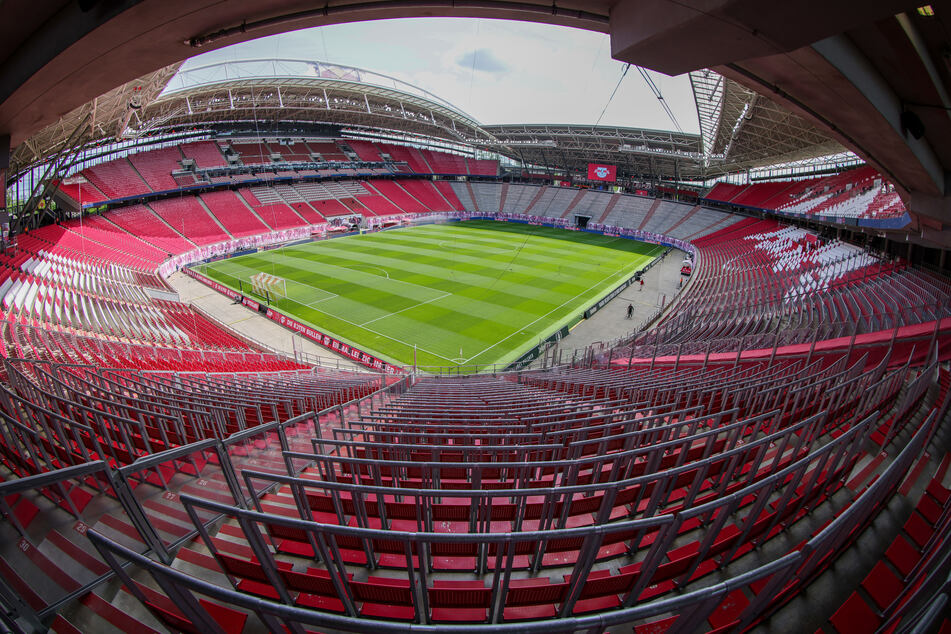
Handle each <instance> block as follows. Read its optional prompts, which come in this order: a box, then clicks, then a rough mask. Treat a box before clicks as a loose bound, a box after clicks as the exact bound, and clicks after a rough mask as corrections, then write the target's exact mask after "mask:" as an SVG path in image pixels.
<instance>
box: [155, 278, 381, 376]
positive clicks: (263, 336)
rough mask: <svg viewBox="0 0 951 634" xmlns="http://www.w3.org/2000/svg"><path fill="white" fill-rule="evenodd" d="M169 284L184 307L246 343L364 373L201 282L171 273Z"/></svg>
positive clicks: (350, 363)
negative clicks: (206, 316)
mask: <svg viewBox="0 0 951 634" xmlns="http://www.w3.org/2000/svg"><path fill="white" fill-rule="evenodd" d="M168 283H169V284H170V285H171V287H172V288H174V289H175V291H176V292H178V296H179V299H180V300H181V301H183V302H185V303H187V304H194V305H195V306H197V307H198V308H200V309H201V310H203V311H204V312H205V313H207V314H209V315H211V316H212V317H214V318H215V319H217V320H218V321H220V322H222V323H223V324H225V325H226V326H228V327H229V328H231V329H233V330H235V331H237V332H238V333H239V334H241V335H243V336H245V337H248V338H249V339H251V340H253V341H256V342H260V343H263V344H264V345H266V346H268V347H270V348H272V349H274V350H278V351H280V352H284V353H286V354H289V355H293V354H294V352H295V350H300V351H303V352H305V353H306V354H307V355H309V356H308V357H307V358H308V363H310V362H312V359H311V357H314V358H316V359H319V360H320V365H326V366H329V367H335V368H336V367H339V368H344V369H357V370H361V369H365V368H364V367H363V366H361V365H357V364H355V363H353V362H352V361H350V360H349V359H346V358H344V357H342V356H338V355H336V354H334V353H333V352H331V351H330V350H327V349H326V348H323V347H321V346H318V345H317V344H316V343H314V342H312V341H310V340H308V339H304V338H303V337H301V336H300V335H295V334H294V333H292V332H291V331H290V330H288V329H287V328H283V327H281V326H279V325H278V324H276V323H274V322H273V321H271V320H270V319H268V318H266V317H265V316H264V315H262V314H260V313H254V312H251V310H249V309H248V308H245V307H244V306H237V305H235V304H234V303H233V302H232V301H231V300H230V299H228V298H227V297H225V296H224V295H222V294H221V293H218V292H216V291H213V290H212V289H210V288H208V287H207V286H205V285H204V284H202V283H201V282H198V281H196V280H194V279H192V278H190V277H188V276H187V275H185V274H184V273H181V272H179V273H174V274H172V276H171V277H169V278H168Z"/></svg>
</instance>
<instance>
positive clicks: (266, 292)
mask: <svg viewBox="0 0 951 634" xmlns="http://www.w3.org/2000/svg"><path fill="white" fill-rule="evenodd" d="M251 290H253V291H254V292H255V293H257V294H258V295H260V296H261V297H266V298H267V299H268V300H270V299H272V298H278V297H287V281H286V280H285V279H284V278H283V277H278V276H276V275H271V274H270V273H255V274H254V275H252V276H251Z"/></svg>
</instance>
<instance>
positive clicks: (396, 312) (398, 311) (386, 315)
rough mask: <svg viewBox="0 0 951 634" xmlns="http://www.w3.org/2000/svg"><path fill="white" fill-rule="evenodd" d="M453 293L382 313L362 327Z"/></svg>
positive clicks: (364, 323) (361, 325)
mask: <svg viewBox="0 0 951 634" xmlns="http://www.w3.org/2000/svg"><path fill="white" fill-rule="evenodd" d="M451 295H452V293H444V294H442V295H440V296H439V297H433V298H432V299H427V300H426V301H425V302H419V303H418V304H413V305H412V306H407V307H406V308H401V309H400V310H397V311H394V312H392V313H387V314H385V315H382V316H380V317H375V318H373V319H371V320H370V321H365V322H363V323H362V324H360V327H361V328H362V327H363V326H366V325H367V324H372V323H373V322H375V321H379V320H381V319H386V318H387V317H392V316H393V315H398V314H399V313H402V312H403V311H405V310H410V309H411V308H417V307H419V306H422V305H423V304H428V303H430V302H435V301H436V300H439V299H444V298H446V297H450V296H451ZM445 358H446V357H443V359H445Z"/></svg>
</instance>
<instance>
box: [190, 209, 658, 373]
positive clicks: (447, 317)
mask: <svg viewBox="0 0 951 634" xmlns="http://www.w3.org/2000/svg"><path fill="white" fill-rule="evenodd" d="M662 252H663V248H662V247H659V246H656V245H651V244H645V243H642V242H635V241H633V240H626V239H623V238H609V237H606V236H601V235H596V234H590V233H582V232H575V231H565V230H561V229H550V228H546V227H536V226H530V225H522V224H509V223H500V222H492V221H467V222H460V223H451V224H445V225H422V226H418V227H410V228H404V229H397V230H392V231H384V232H379V233H373V234H367V235H362V236H349V237H344V238H337V239H333V240H325V241H321V242H312V243H309V244H305V245H299V246H294V247H287V248H283V249H278V250H274V251H267V252H261V253H255V254H251V255H245V256H240V257H236V258H233V259H230V260H222V261H220V262H213V263H211V264H205V265H200V266H199V267H198V270H199V271H200V272H201V273H204V274H205V275H207V276H208V277H211V278H214V279H216V280H217V281H219V282H221V283H222V284H226V285H228V286H230V287H232V288H234V289H235V290H238V291H240V292H242V293H244V294H245V295H250V294H251V292H250V282H249V278H250V276H251V275H253V274H255V273H258V272H261V271H264V272H266V273H271V274H272V275H277V276H279V277H282V278H284V279H285V280H286V281H287V297H286V298H282V299H279V300H278V301H277V302H276V303H275V307H276V308H278V309H279V310H281V311H283V312H285V313H287V314H289V315H291V316H293V317H294V318H296V319H297V320H298V321H301V322H304V323H308V324H310V325H312V326H314V327H315V328H317V329H318V330H321V331H323V332H326V333H327V334H330V335H334V336H336V337H337V338H338V339H340V340H342V341H345V342H348V343H350V344H351V345H354V346H356V347H358V348H361V349H363V350H365V351H367V352H369V353H371V354H376V355H377V356H379V357H380V358H382V359H384V360H387V361H390V362H395V363H398V364H401V365H412V363H413V347H414V345H415V346H416V347H417V364H418V365H420V366H454V365H475V364H480V365H481V364H490V363H510V362H512V361H514V360H516V359H518V358H519V357H520V356H521V355H522V354H524V353H525V352H527V351H528V350H530V349H531V348H532V347H533V346H534V345H536V344H538V342H539V341H540V340H542V339H544V338H546V337H547V336H548V335H549V334H551V333H553V332H555V331H556V330H558V329H560V328H561V327H563V326H565V325H571V324H574V323H575V322H576V321H577V320H578V318H579V316H580V314H581V313H582V312H583V311H584V309H586V308H587V307H588V306H590V305H591V304H592V303H594V302H595V301H597V300H598V299H599V298H600V297H602V296H603V295H604V294H606V293H607V292H609V291H610V290H612V289H613V288H614V287H615V286H616V285H617V284H619V283H620V282H621V281H623V280H625V279H627V278H628V277H630V276H631V275H633V274H634V272H635V271H636V270H638V269H640V268H642V267H644V266H646V265H647V264H648V263H649V262H650V261H651V260H653V259H654V258H655V257H657V256H659V255H660V254H661V253H662ZM239 281H240V282H241V283H240V284H239Z"/></svg>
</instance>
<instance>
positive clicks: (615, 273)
mask: <svg viewBox="0 0 951 634" xmlns="http://www.w3.org/2000/svg"><path fill="white" fill-rule="evenodd" d="M638 268H639V267H631V268H630V269H628V272H629V274H630V273H631V272H633V271H636V270H637V269H638ZM621 273H622V271H615V272H614V273H612V274H611V275H608V276H607V277H605V278H603V279H601V280H600V281H599V282H597V283H595V284H592V285H591V286H589V287H588V288H587V289H585V290H583V291H582V292H580V293H578V294H577V295H575V296H574V297H572V298H571V299H569V300H567V301H565V302H564V303H562V304H560V305H558V306H556V307H555V308H552V309H551V310H550V311H548V312H547V313H545V314H544V315H542V316H541V317H539V318H538V319H536V320H535V321H533V322H531V323H530V324H526V325H524V326H522V327H520V328H519V329H518V330H516V331H515V332H513V333H512V334H510V335H509V336H507V337H505V338H504V339H499V340H498V341H496V342H495V343H493V344H492V345H491V346H489V347H488V348H486V349H484V350H481V351H479V352H478V353H477V354H475V355H473V356H471V357H469V358H468V359H466V364H469V362H470V361H472V360H473V359H477V358H479V357H480V356H482V355H483V354H485V353H486V352H488V351H489V350H491V349H492V348H494V347H495V346H497V345H499V344H500V343H502V342H503V341H505V340H507V339H511V338H512V337H514V336H515V335H518V334H521V333H522V332H524V331H525V330H526V329H528V328H531V327H532V326H534V325H535V324H537V323H538V322H540V321H541V320H542V319H545V318H546V317H548V316H549V315H551V314H552V313H553V312H555V311H557V310H560V309H561V308H563V307H564V306H565V304H568V303H570V302H573V301H575V300H576V299H578V298H579V297H581V296H582V295H584V294H586V293H588V292H590V291H591V289H592V288H594V287H596V286H601V285H602V284H604V282H605V280H609V279H614V278H616V277H618V276H619V275H621ZM443 358H444V359H445V357H443Z"/></svg>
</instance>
